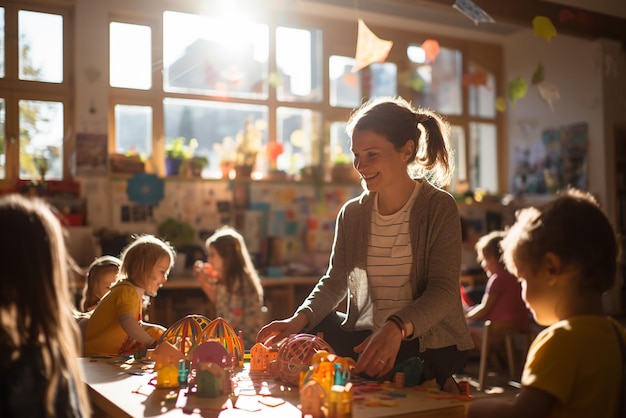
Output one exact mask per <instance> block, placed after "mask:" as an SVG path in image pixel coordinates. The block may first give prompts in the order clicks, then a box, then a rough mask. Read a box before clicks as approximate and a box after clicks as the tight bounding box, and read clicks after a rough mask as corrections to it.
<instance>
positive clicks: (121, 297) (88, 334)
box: [84, 281, 142, 356]
mask: <svg viewBox="0 0 626 418" xmlns="http://www.w3.org/2000/svg"><path fill="white" fill-rule="evenodd" d="M141 306H142V300H141V297H140V296H139V294H138V293H137V290H136V289H135V287H134V286H133V285H132V284H131V283H127V282H126V281H121V282H120V283H118V284H117V285H115V286H113V288H111V291H110V292H109V293H108V294H107V295H106V296H105V297H104V298H102V300H100V302H99V303H98V306H97V307H96V309H95V310H94V311H93V314H92V315H91V318H90V319H89V322H88V324H87V329H86V331H85V345H84V354H85V356H92V355H117V354H119V353H120V350H121V349H122V347H123V346H124V345H126V344H125V343H127V342H128V341H127V340H128V339H129V338H130V337H129V336H128V334H126V332H125V331H124V329H123V328H122V327H121V326H120V322H119V318H120V317H121V316H122V315H124V314H127V313H130V314H131V315H132V316H133V318H136V319H137V321H140V320H141V309H142V308H141Z"/></svg>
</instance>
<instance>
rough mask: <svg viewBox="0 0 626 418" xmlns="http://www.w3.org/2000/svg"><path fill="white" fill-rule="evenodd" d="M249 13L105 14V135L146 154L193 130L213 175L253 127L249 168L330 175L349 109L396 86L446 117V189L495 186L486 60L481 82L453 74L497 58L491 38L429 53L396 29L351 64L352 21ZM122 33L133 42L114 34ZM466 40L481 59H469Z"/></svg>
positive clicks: (344, 157) (344, 156) (344, 148)
mask: <svg viewBox="0 0 626 418" xmlns="http://www.w3.org/2000/svg"><path fill="white" fill-rule="evenodd" d="M256 19H257V20H254V19H249V20H243V17H241V16H239V17H237V18H232V17H228V16H222V15H220V14H219V13H218V12H208V13H207V12H206V11H204V12H203V13H201V14H200V13H198V14H194V13H193V12H191V11H190V10H188V9H187V10H185V12H181V11H177V10H163V11H162V14H161V15H160V17H159V18H158V19H156V20H152V21H150V20H149V16H145V19H144V20H141V19H140V18H136V19H135V20H133V19H128V16H125V17H124V19H122V18H119V19H116V18H113V19H112V20H111V22H110V34H109V36H110V39H111V42H110V48H111V50H110V57H111V59H110V62H111V69H110V73H111V75H110V86H111V87H110V92H111V94H110V97H111V106H112V110H113V111H112V112H111V113H112V114H113V115H114V118H115V119H114V121H113V123H112V124H111V126H112V127H113V129H112V132H110V136H111V137H112V142H113V143H114V144H115V148H114V149H115V150H116V152H118V153H136V154H138V155H140V156H141V157H142V158H146V159H147V158H152V160H153V161H155V160H159V158H162V157H159V155H158V153H162V152H163V151H162V150H163V149H164V148H165V147H166V146H167V145H168V144H171V143H172V141H173V140H174V139H176V138H181V137H182V138H185V139H186V140H191V139H192V138H193V139H195V140H197V144H198V145H197V147H196V148H195V150H194V152H195V154H196V155H199V156H202V157H206V158H207V159H208V160H209V165H208V167H207V168H205V169H204V170H203V172H202V174H203V176H204V177H210V178H220V177H224V176H228V173H229V172H230V173H232V172H231V168H232V166H234V165H235V164H236V163H237V155H238V153H237V148H238V143H239V142H240V139H241V138H242V137H243V136H245V135H246V134H245V132H252V134H251V135H252V136H253V137H254V138H255V140H254V161H255V171H256V175H255V176H253V177H255V178H261V177H263V176H265V175H267V174H268V173H270V172H272V171H276V170H278V171H281V172H284V173H285V174H287V175H289V176H293V177H294V178H298V176H299V175H300V174H302V173H311V172H323V173H324V178H326V179H329V178H330V176H329V174H328V173H329V172H330V170H329V168H330V167H331V166H334V165H340V164H349V165H351V164H352V154H351V151H350V140H349V138H348V137H347V135H346V134H345V123H346V121H347V120H348V118H349V116H350V113H351V112H352V110H353V109H354V108H356V107H358V106H360V105H361V103H362V102H363V101H364V100H366V99H368V98H375V97H383V96H396V95H401V96H403V97H405V98H407V99H409V100H411V101H412V103H413V104H414V105H417V106H423V107H428V108H431V109H434V110H436V111H438V112H440V113H442V114H443V115H444V116H446V117H447V119H448V120H449V122H450V123H451V125H452V126H453V129H452V137H451V143H452V146H453V148H454V151H455V163H456V164H455V165H456V171H455V173H454V180H453V185H452V188H451V189H452V191H453V192H454V191H455V189H456V188H459V189H460V188H462V187H467V186H468V183H471V187H478V186H480V187H486V188H487V189H488V190H493V191H496V192H497V191H498V180H497V177H495V178H492V177H491V175H492V173H497V172H498V168H497V163H498V160H497V158H495V157H497V152H495V151H493V150H492V151H490V153H488V154H484V155H483V154H481V152H483V151H484V150H485V149H486V147H488V145H487V144H494V145H495V144H497V138H496V137H495V134H496V132H497V127H498V124H499V123H500V122H499V120H498V118H497V115H496V114H495V110H494V107H495V97H496V95H495V94H496V86H497V83H496V80H497V77H498V75H499V73H498V72H497V71H494V70H485V71H486V73H487V74H488V82H487V85H486V86H477V85H476V86H475V85H471V86H464V85H463V83H464V80H463V76H464V74H467V73H468V72H470V71H474V70H479V69H480V70H482V69H488V68H500V64H501V63H500V61H501V59H502V58H501V57H502V55H501V52H500V50H499V49H496V50H494V51H488V52H489V53H483V52H484V51H483V50H488V49H489V48H493V47H492V46H484V45H480V44H478V45H477V44H476V43H472V42H469V41H465V40H452V39H445V38H443V37H442V38H440V39H439V41H440V43H441V47H440V50H439V53H438V55H437V56H436V58H435V59H432V58H428V57H427V54H426V51H424V50H422V48H421V46H420V45H421V43H420V41H422V40H423V39H425V38H424V37H423V35H420V34H417V33H413V32H410V31H399V33H400V35H399V39H394V50H395V51H396V52H395V53H394V52H393V51H392V54H391V55H390V56H389V59H388V60H387V61H386V62H382V63H373V64H371V65H369V66H368V67H367V68H365V69H362V70H361V71H358V72H355V73H353V72H352V67H353V65H354V63H355V60H354V57H353V55H351V54H353V53H354V45H353V44H352V43H351V42H349V41H348V40H350V39H351V36H352V35H351V31H350V29H349V28H347V27H346V29H345V33H344V32H343V31H344V30H343V29H340V28H341V27H342V25H341V24H340V23H338V21H333V20H332V19H326V18H325V19H320V18H316V17H313V16H304V15H303V16H300V15H299V16H298V19H297V24H296V23H293V24H284V21H283V20H281V19H277V20H279V21H280V24H276V23H275V22H276V21H277V20H276V19H273V18H269V17H267V18H263V17H260V16H257V18H256ZM338 28H339V29H338ZM340 33H341V34H344V35H345V36H341V34H340ZM329 34H331V35H329ZM131 35H132V38H133V42H130V43H129V42H125V41H124V40H125V39H128V38H130V37H131ZM131 51H134V52H132V53H131ZM142 51H144V52H145V51H151V52H152V54H150V55H146V54H145V53H142ZM398 51H404V53H403V52H398ZM473 51H481V53H480V57H488V59H489V60H491V61H489V62H484V61H481V60H479V59H476V58H475V57H474V55H477V54H476V53H475V52H473ZM129 54H130V55H132V56H131V57H130V59H125V58H124V57H125V56H127V55H129ZM148 57H149V58H148ZM133 60H138V62H136V63H134V64H133V63H132V62H133ZM148 61H150V63H149V64H148ZM132 77H134V79H135V81H134V82H133V81H131V80H130V79H131V78H132ZM148 81H150V82H148ZM141 82H143V83H144V84H141ZM153 154H157V155H156V157H155V155H153ZM270 154H271V155H273V157H271V158H270V157H269V155H270ZM479 155H480V157H481V161H480V164H478V163H477V158H478V156H479ZM250 158H252V157H250ZM240 159H241V158H240ZM310 168H311V169H312V170H311V169H310ZM473 183H476V184H473Z"/></svg>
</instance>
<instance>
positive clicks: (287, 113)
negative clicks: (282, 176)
mask: <svg viewBox="0 0 626 418" xmlns="http://www.w3.org/2000/svg"><path fill="white" fill-rule="evenodd" d="M321 124H322V115H321V113H320V112H315V111H312V110H309V109H294V108H289V107H279V108H278V109H276V125H277V126H276V128H277V133H278V135H277V137H278V141H279V142H280V143H282V145H283V153H282V154H280V155H279V156H278V159H277V165H276V168H277V169H278V170H281V171H284V172H286V173H287V174H291V175H296V174H300V173H301V170H302V169H303V168H304V167H310V166H317V165H319V161H320V129H321Z"/></svg>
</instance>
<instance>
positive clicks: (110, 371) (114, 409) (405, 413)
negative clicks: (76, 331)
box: [79, 358, 466, 418]
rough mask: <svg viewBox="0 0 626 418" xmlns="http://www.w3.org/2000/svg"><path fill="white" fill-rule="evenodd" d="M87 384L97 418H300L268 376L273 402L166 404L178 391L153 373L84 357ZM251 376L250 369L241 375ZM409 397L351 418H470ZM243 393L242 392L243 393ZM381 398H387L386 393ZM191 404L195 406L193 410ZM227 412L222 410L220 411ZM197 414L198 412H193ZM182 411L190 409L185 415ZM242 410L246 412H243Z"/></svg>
mask: <svg viewBox="0 0 626 418" xmlns="http://www.w3.org/2000/svg"><path fill="white" fill-rule="evenodd" d="M79 362H80V366H81V368H82V371H83V379H84V381H85V383H86V384H87V387H88V393H89V398H90V399H91V402H92V404H93V406H94V409H95V414H94V416H95V417H116V418H117V417H121V418H123V417H132V418H136V417H156V416H159V417H193V416H196V417H198V416H203V417H207V416H216V417H217V416H219V417H235V418H241V417H252V416H253V414H254V417H259V416H260V417H272V418H276V417H281V418H283V417H285V418H291V417H293V418H301V415H302V414H301V412H300V409H298V407H297V405H298V402H299V395H298V392H297V390H295V389H291V388H289V387H283V388H282V389H281V385H280V384H276V382H274V381H273V379H271V377H269V376H265V378H263V379H260V380H259V378H258V377H254V376H253V377H252V379H253V380H254V383H255V387H259V386H260V384H259V385H257V383H259V382H260V381H261V380H262V381H265V382H268V383H269V387H270V388H271V394H270V396H269V397H267V396H261V395H258V394H247V395H243V394H240V395H239V396H238V397H235V396H222V397H220V398H214V399H211V398H196V397H195V396H192V398H195V399H193V400H190V399H191V398H188V397H187V398H186V397H185V395H184V394H180V393H178V396H177V397H176V398H175V399H171V400H166V398H167V397H168V395H169V394H170V393H174V394H176V393H177V390H173V391H172V390H169V389H156V388H155V387H154V386H153V385H152V384H150V380H151V379H152V378H153V377H154V373H153V372H148V373H145V374H140V373H138V372H140V371H141V370H140V369H139V367H140V364H138V363H136V362H135V361H134V360H130V361H128V362H124V360H123V359H121V358H113V359H102V358H98V359H92V358H80V359H79ZM241 373H242V374H244V375H245V374H247V373H248V372H247V370H245V369H244V370H243V371H241ZM394 392H402V393H405V394H407V397H404V398H402V397H398V398H394V399H397V406H393V407H389V406H379V407H370V406H366V402H365V401H358V402H353V404H352V417H355V418H356V417H358V418H380V417H414V418H463V417H464V416H465V405H466V403H465V402H462V401H460V400H457V399H434V398H432V397H429V395H428V394H427V393H425V392H420V391H417V390H416V389H415V388H405V389H394ZM242 393H243V392H242ZM381 394H382V393H381ZM376 396H380V394H379V393H370V394H366V400H367V399H369V398H370V397H376ZM262 399H266V400H276V399H279V400H284V403H282V404H280V405H277V406H267V405H264V404H261V403H259V402H258V401H259V400H262ZM186 402H194V403H195V404H194V405H188V404H187V403H186ZM222 405H225V406H226V407H227V408H226V409H223V410H221V409H220V408H221V406H222ZM233 405H234V406H236V407H233ZM194 406H195V407H197V409H193V407H194ZM183 408H188V409H187V410H184V409H183ZM242 408H243V409H242Z"/></svg>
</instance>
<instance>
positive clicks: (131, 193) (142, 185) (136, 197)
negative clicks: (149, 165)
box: [126, 173, 164, 206]
mask: <svg viewBox="0 0 626 418" xmlns="http://www.w3.org/2000/svg"><path fill="white" fill-rule="evenodd" d="M163 188H164V186H163V180H162V179H160V178H158V177H157V176H155V175H154V174H146V173H138V174H135V175H134V176H132V177H131V178H130V179H129V180H128V185H127V186H126V193H127V195H128V200H130V201H131V202H135V203H138V204H140V205H143V206H157V205H158V204H159V202H160V201H161V200H162V199H163Z"/></svg>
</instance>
